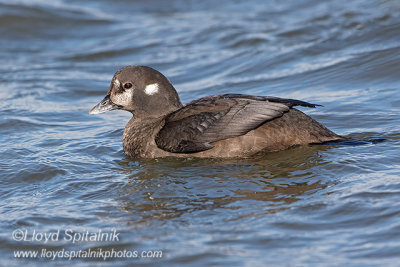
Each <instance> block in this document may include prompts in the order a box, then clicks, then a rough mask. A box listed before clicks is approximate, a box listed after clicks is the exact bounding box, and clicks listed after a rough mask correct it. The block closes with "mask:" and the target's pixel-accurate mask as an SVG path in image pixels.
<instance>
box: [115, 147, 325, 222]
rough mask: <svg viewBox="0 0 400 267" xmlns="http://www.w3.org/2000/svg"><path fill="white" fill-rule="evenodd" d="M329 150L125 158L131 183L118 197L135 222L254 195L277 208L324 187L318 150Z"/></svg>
mask: <svg viewBox="0 0 400 267" xmlns="http://www.w3.org/2000/svg"><path fill="white" fill-rule="evenodd" d="M328 149H329V146H304V147H296V148H293V149H290V150H288V151H285V152H276V153H271V154H268V155H259V156H257V157H254V158H251V159H245V160H243V159H236V160H235V159H222V160H221V159H215V160H214V159H213V160H211V159H174V158H166V159H156V160H143V161H139V162H138V161H134V160H131V159H128V158H126V159H124V160H123V161H120V162H118V164H119V165H120V166H121V168H122V170H121V171H122V173H123V174H124V175H126V177H127V179H129V182H128V183H127V184H126V185H125V186H124V188H123V189H122V190H121V191H120V192H119V198H118V201H119V202H120V203H121V209H123V210H124V211H127V212H129V213H132V214H133V215H134V216H135V217H137V216H139V218H135V222H138V221H142V222H145V221H149V220H150V219H158V220H168V219H171V218H176V217H180V216H182V215H183V214H186V213H190V212H193V211H195V210H203V211H204V210H215V209H240V208H242V207H244V206H245V205H246V201H252V200H255V201H264V202H266V204H263V205H265V208H266V209H267V210H268V212H269V213H270V212H278V211H280V210H282V209H286V208H288V207H286V205H289V204H291V203H293V202H295V201H298V200H299V199H303V198H305V197H307V195H311V194H314V193H316V192H318V191H319V190H321V189H324V188H326V186H327V185H326V184H325V181H324V180H322V178H323V177H319V175H318V173H314V172H313V168H316V167H318V168H321V166H323V165H325V164H328V162H324V160H323V158H322V157H321V155H320V153H321V151H324V150H328ZM141 166H142V167H143V166H145V168H143V169H142V168H141ZM141 169H142V170H141ZM318 171H319V172H320V171H321V170H318Z"/></svg>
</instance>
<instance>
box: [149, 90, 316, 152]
mask: <svg viewBox="0 0 400 267" xmlns="http://www.w3.org/2000/svg"><path fill="white" fill-rule="evenodd" d="M296 105H301V106H306V107H315V106H316V105H314V104H310V103H307V102H303V101H300V100H294V99H283V98H277V97H262V96H250V95H241V94H226V95H214V96H208V97H204V98H200V99H197V100H195V101H192V102H190V103H189V104H187V105H185V106H184V107H182V108H181V109H179V110H177V111H175V112H174V113H172V114H170V115H169V116H168V117H167V118H166V121H165V125H164V127H163V128H162V129H161V130H160V132H159V133H158V135H157V137H156V143H157V145H158V147H160V148H161V149H163V150H166V151H169V152H175V153H193V152H200V151H204V150H207V149H210V148H212V147H213V146H212V144H211V143H212V142H216V141H219V140H224V139H227V138H231V137H236V136H241V135H244V134H246V133H248V132H249V131H251V130H253V129H255V128H257V127H258V126H260V125H261V124H263V123H265V122H266V121H270V120H273V119H275V118H278V117H281V116H282V115H283V114H284V113H285V112H287V111H289V109H290V108H291V107H292V106H296Z"/></svg>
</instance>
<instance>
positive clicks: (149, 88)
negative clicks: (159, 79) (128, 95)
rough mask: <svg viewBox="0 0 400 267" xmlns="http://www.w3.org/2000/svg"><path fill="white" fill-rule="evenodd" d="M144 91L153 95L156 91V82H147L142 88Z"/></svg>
mask: <svg viewBox="0 0 400 267" xmlns="http://www.w3.org/2000/svg"><path fill="white" fill-rule="evenodd" d="M144 92H145V93H146V94H148V95H154V94H156V93H158V83H153V84H149V85H147V86H146V88H145V89H144Z"/></svg>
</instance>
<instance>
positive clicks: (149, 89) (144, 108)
mask: <svg viewBox="0 0 400 267" xmlns="http://www.w3.org/2000/svg"><path fill="white" fill-rule="evenodd" d="M180 107H182V104H181V101H180V100H179V96H178V93H177V92H176V91H175V88H174V87H173V86H172V84H171V83H170V82H169V81H168V79H167V78H165V76H164V75H162V74H161V73H160V72H158V71H156V70H154V69H152V68H150V67H146V66H127V67H124V68H122V69H120V70H118V71H117V72H116V73H115V74H114V77H113V78H112V80H111V85H110V88H109V89H108V92H107V95H106V96H105V97H104V99H103V100H102V101H101V102H100V103H99V104H97V105H96V106H95V107H93V108H92V109H91V110H90V111H89V114H99V113H103V112H106V111H110V110H115V109H121V110H126V111H129V112H131V113H132V114H133V115H134V116H135V117H136V118H141V119H146V118H158V117H162V116H165V115H167V114H169V113H171V112H173V111H175V110H177V109H179V108H180Z"/></svg>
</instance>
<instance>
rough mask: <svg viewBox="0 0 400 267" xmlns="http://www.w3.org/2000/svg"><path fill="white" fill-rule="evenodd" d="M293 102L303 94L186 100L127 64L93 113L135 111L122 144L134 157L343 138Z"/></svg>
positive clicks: (147, 71)
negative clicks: (119, 110) (294, 96)
mask: <svg viewBox="0 0 400 267" xmlns="http://www.w3.org/2000/svg"><path fill="white" fill-rule="evenodd" d="M294 106H305V107H312V108H313V107H315V106H317V105H314V104H310V103H307V102H304V101H300V100H294V99H284V98H277V97H262V96H251V95H242V94H226V95H214V96H208V97H203V98H200V99H197V100H194V101H192V102H190V103H189V104H187V105H185V106H182V104H181V102H180V100H179V97H178V94H177V93H176V91H175V89H174V88H173V86H172V85H171V84H170V82H169V81H168V80H167V79H166V78H165V77H164V76H163V75H162V74H161V73H159V72H157V71H156V70H154V69H151V68H149V67H145V66H128V67H125V68H123V69H121V70H119V71H118V72H117V73H116V74H115V75H114V78H113V79H112V82H111V86H110V89H109V91H108V94H107V96H106V97H105V98H104V99H103V101H101V102H100V103H99V104H98V105H97V106H95V107H94V108H93V109H92V110H91V111H90V113H91V114H95V113H100V112H103V111H107V110H113V109H123V110H127V111H130V112H131V113H132V114H133V117H132V119H131V120H130V121H129V122H128V124H127V125H126V127H125V131H124V134H123V147H124V151H125V153H126V154H127V155H128V156H130V157H143V158H155V157H167V156H174V157H219V158H221V157H223V158H227V157H248V156H251V155H253V154H256V153H259V152H272V151H279V150H283V149H287V148H289V147H292V146H296V145H305V144H311V143H323V142H327V141H334V140H341V139H343V137H341V136H339V135H337V134H335V133H333V132H332V131H330V130H328V129H327V128H326V127H324V126H323V125H321V124H320V123H318V122H317V121H315V120H313V119H312V118H310V117H309V116H307V115H306V114H304V113H303V112H301V111H299V110H297V109H294V108H293V107H294Z"/></svg>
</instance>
